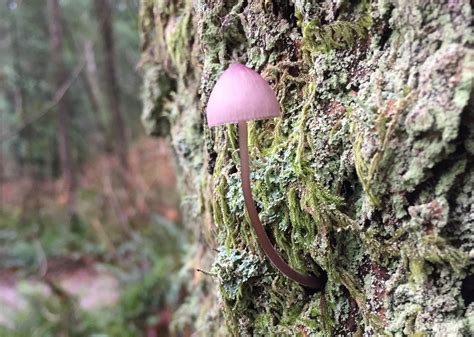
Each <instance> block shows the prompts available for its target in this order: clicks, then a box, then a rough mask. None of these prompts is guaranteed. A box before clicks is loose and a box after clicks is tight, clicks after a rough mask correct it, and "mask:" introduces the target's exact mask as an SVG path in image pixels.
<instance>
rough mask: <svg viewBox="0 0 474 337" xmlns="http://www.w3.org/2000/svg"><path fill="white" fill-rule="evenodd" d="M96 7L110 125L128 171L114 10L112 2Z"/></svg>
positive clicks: (106, 0) (101, 0) (105, 0)
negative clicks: (116, 56) (118, 77)
mask: <svg viewBox="0 0 474 337" xmlns="http://www.w3.org/2000/svg"><path fill="white" fill-rule="evenodd" d="M95 6H96V16H97V20H98V23H99V28H100V30H99V31H100V36H101V38H102V44H103V48H104V55H105V57H104V71H103V72H104V74H105V76H104V78H105V82H104V83H105V87H106V89H107V99H108V103H109V104H108V106H109V109H110V113H111V122H110V125H112V127H113V131H114V132H113V139H114V142H115V144H116V146H115V151H116V153H117V155H118V157H119V161H120V164H121V166H122V168H123V169H127V167H128V159H127V149H128V135H127V131H126V128H125V125H124V120H123V116H122V112H121V107H120V88H119V85H118V79H117V72H116V69H115V68H116V61H115V42H114V32H113V26H112V15H113V10H112V5H111V2H110V0H97V1H95Z"/></svg>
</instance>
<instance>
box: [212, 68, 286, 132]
mask: <svg viewBox="0 0 474 337" xmlns="http://www.w3.org/2000/svg"><path fill="white" fill-rule="evenodd" d="M206 113H207V123H208V125H209V126H210V127H213V126H218V125H224V124H232V123H238V122H243V121H249V120H258V119H269V118H274V117H279V116H280V105H279V104H278V100H277V97H276V95H275V92H274V91H273V89H272V88H271V87H270V85H269V84H268V83H267V81H265V80H264V79H263V77H262V76H260V74H259V73H257V72H256V71H254V70H252V69H250V68H248V67H246V66H244V65H242V64H239V63H234V64H231V65H230V66H229V68H227V70H226V71H224V73H223V74H222V75H221V77H220V78H219V79H218V80H217V83H216V85H215V86H214V89H212V92H211V96H210V97H209V101H208V103H207V110H206Z"/></svg>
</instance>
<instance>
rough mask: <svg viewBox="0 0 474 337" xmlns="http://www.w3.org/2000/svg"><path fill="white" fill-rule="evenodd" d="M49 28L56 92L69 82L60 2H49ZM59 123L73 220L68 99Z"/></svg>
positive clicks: (63, 102) (73, 180)
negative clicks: (65, 63)
mask: <svg viewBox="0 0 474 337" xmlns="http://www.w3.org/2000/svg"><path fill="white" fill-rule="evenodd" d="M47 6H48V28H49V45H50V50H51V60H52V64H53V66H54V82H55V86H56V91H59V90H60V88H61V87H62V86H63V85H64V83H65V82H66V80H67V74H66V67H65V65H64V59H63V29H62V22H61V20H62V19H61V8H60V5H59V2H58V0H48V3H47ZM57 114H58V121H59V123H58V124H59V135H58V144H59V158H60V163H61V170H62V175H63V179H64V190H65V192H66V199H67V201H66V202H67V206H68V212H69V215H70V216H71V218H72V217H73V216H75V214H76V201H75V198H76V196H75V194H76V177H75V172H74V164H73V161H72V156H71V154H72V149H71V145H70V140H69V136H70V132H69V129H70V113H69V108H68V106H67V101H66V99H61V100H59V102H58V104H57Z"/></svg>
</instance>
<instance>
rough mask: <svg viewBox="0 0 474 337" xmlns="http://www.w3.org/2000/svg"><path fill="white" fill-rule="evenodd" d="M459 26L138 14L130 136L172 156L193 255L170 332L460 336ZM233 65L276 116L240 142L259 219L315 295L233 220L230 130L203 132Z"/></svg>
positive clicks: (275, 12)
mask: <svg viewBox="0 0 474 337" xmlns="http://www.w3.org/2000/svg"><path fill="white" fill-rule="evenodd" d="M471 10H472V9H471V5H470V3H469V1H467V0H460V1H445V2H443V4H441V2H438V1H430V2H428V1H398V2H389V1H378V2H369V1H364V0H362V1H325V2H322V1H319V2H316V1H308V0H303V1H296V2H292V1H288V2H287V1H237V0H236V1H212V0H210V1H191V0H182V1H166V0H165V1H160V2H159V4H158V2H157V1H149V0H142V2H141V11H140V18H141V23H140V29H141V39H142V62H141V65H142V70H143V74H144V93H143V100H144V111H143V120H144V122H145V125H146V127H147V130H148V131H149V132H150V133H153V134H157V135H166V136H168V137H169V138H170V140H171V143H172V145H173V147H174V149H175V153H176V156H177V161H178V165H177V166H178V167H179V168H180V177H181V184H180V186H181V189H182V193H183V195H184V196H185V199H184V200H186V201H188V202H183V213H184V214H183V216H184V221H185V224H186V225H187V226H188V228H189V231H190V233H191V234H192V235H193V238H194V239H193V240H194V249H193V256H195V260H194V264H193V265H192V267H189V270H188V275H186V278H183V279H182V282H183V284H184V285H185V286H187V287H188V294H189V295H188V298H187V300H186V302H185V304H183V305H182V306H181V308H180V309H179V312H178V313H177V314H176V315H175V321H174V328H175V330H179V331H198V332H199V335H203V336H211V335H228V334H229V333H230V334H232V335H252V336H254V335H257V336H260V335H262V336H275V335H279V336H280V335H282V336H294V335H300V336H308V335H314V336H317V335H324V336H333V335H339V336H352V335H354V336H357V335H359V336H360V335H381V334H386V335H388V336H403V335H416V336H425V335H437V336H462V335H466V336H467V335H473V334H474V324H473V321H474V304H473V303H472V301H473V290H472V283H473V282H474V270H473V268H474V267H473V265H474V264H473V256H474V226H473V225H474V223H473V212H474V210H473V208H472V207H473V204H474V194H473V191H472V190H473V186H474V118H473V105H472V104H473V102H472V97H473V95H472V80H473V66H474V59H473V49H472V45H471V44H470V43H469V41H470V40H469V39H470V29H471V27H470V25H471V20H472V17H471ZM232 62H241V63H244V64H247V65H248V66H249V67H251V68H253V69H255V70H256V71H258V72H260V73H261V74H262V76H263V77H264V78H265V79H267V80H268V81H269V82H270V84H271V85H272V87H273V88H274V90H275V92H276V93H277V95H278V98H279V101H280V104H281V109H282V117H281V118H279V119H274V120H268V121H260V122H253V123H250V125H249V139H250V142H249V148H250V159H251V161H252V162H251V167H252V172H253V175H252V179H253V183H252V185H253V187H254V190H253V195H254V198H255V199H256V202H257V206H258V207H257V208H258V209H259V212H260V217H261V219H262V222H263V223H264V225H265V227H266V229H267V231H268V233H269V234H270V236H271V237H272V239H273V242H274V244H275V246H276V247H278V249H279V250H280V252H281V253H282V255H283V256H284V258H285V259H286V260H287V261H289V263H290V265H292V266H293V267H294V268H296V269H298V270H299V271H301V272H304V273H313V274H316V275H321V276H323V277H324V276H327V283H326V286H325V288H324V290H323V291H320V292H316V293H312V292H310V291H308V290H305V289H303V288H302V287H300V286H299V285H297V284H295V283H294V282H292V281H290V280H288V279H286V278H285V277H283V276H282V275H280V274H279V273H278V272H277V271H276V270H275V269H274V268H273V267H272V266H271V265H270V264H269V262H268V261H267V260H266V259H265V257H264V255H263V254H262V251H261V248H260V247H259V245H258V243H257V242H256V240H255V235H254V233H253V231H252V229H251V227H250V225H249V222H248V217H247V216H246V215H245V214H244V201H243V196H242V192H241V190H240V173H239V170H240V163H239V156H238V153H237V150H238V148H237V144H238V141H237V132H236V131H237V129H236V127H235V126H225V127H219V128H217V129H211V130H210V129H209V128H208V127H207V124H206V119H205V113H204V112H205V108H206V102H207V100H208V98H209V94H210V92H211V90H212V88H213V86H214V84H215V82H216V80H217V78H218V77H219V75H220V74H221V73H222V71H223V70H224V69H225V68H226V67H227V66H228V65H229V64H230V63H232ZM236 90H238V88H236ZM231 94H232V93H229V95H231ZM213 248H215V249H216V250H217V252H216V251H215V250H214V249H213ZM188 259H189V258H188ZM211 264H212V269H211ZM186 265H187V266H189V265H190V264H189V263H187V264H186ZM196 268H202V269H203V270H206V269H207V270H211V273H209V275H213V276H204V275H202V274H200V273H196V272H195V269H196ZM214 289H215V290H214ZM216 292H217V293H218V295H216ZM218 298H219V300H218ZM196 303H198V304H199V305H196ZM223 323H225V324H223Z"/></svg>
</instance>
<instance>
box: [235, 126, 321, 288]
mask: <svg viewBox="0 0 474 337" xmlns="http://www.w3.org/2000/svg"><path fill="white" fill-rule="evenodd" d="M239 146H240V163H241V168H240V170H241V175H242V190H243V192H244V200H245V207H246V208H247V212H248V214H249V217H250V222H251V223H252V227H253V229H254V230H255V233H256V234H257V238H258V242H259V243H260V245H261V246H262V248H263V251H264V252H265V254H266V255H267V257H268V258H269V259H270V261H271V262H272V264H273V265H274V266H275V267H276V268H277V269H278V270H279V271H280V272H282V273H283V274H284V275H285V276H287V277H288V278H290V279H292V280H293V281H296V282H298V283H300V284H301V285H303V286H305V287H308V288H312V289H321V288H322V287H323V285H324V284H323V281H321V280H319V279H317V278H315V277H313V276H307V275H303V274H301V273H300V272H297V271H296V270H294V269H293V268H291V267H290V266H289V265H288V264H287V263H286V262H285V260H283V258H282V257H281V256H280V254H279V253H278V251H277V250H276V249H275V247H273V245H272V243H271V241H270V239H269V238H268V235H267V233H266V232H265V228H263V225H262V223H261V222H260V219H259V217H258V212H257V208H256V207H255V201H254V200H253V197H252V189H251V186H250V165H249V151H248V141H247V122H239Z"/></svg>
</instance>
